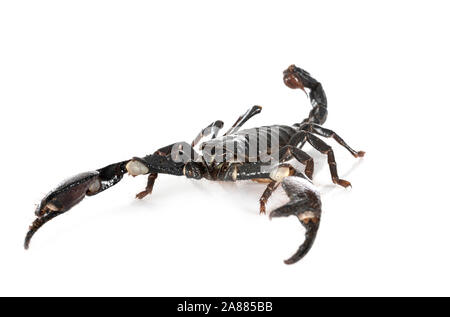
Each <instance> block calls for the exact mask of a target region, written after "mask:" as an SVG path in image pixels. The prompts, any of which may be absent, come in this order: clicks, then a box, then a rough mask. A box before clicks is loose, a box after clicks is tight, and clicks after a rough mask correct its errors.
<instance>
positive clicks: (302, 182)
mask: <svg viewBox="0 0 450 317" xmlns="http://www.w3.org/2000/svg"><path fill="white" fill-rule="evenodd" d="M281 186H282V187H283V189H284V191H285V192H286V194H287V195H288V197H289V199H290V201H289V202H288V203H286V204H285V205H283V206H281V207H279V208H277V209H275V210H273V211H272V212H271V213H270V215H269V218H270V219H272V218H274V217H288V216H291V215H294V216H297V218H298V219H299V221H300V223H301V224H302V225H303V226H304V227H305V229H306V232H305V241H304V242H303V243H302V244H301V245H300V247H299V248H298V250H297V251H296V252H295V253H294V254H293V255H292V256H291V257H290V258H289V259H287V260H285V261H284V263H286V264H294V263H296V262H298V261H299V260H301V259H302V258H303V257H304V256H305V255H306V254H307V253H308V251H309V250H310V249H311V247H312V245H313V243H314V240H315V238H316V235H317V230H318V229H319V224H320V216H321V213H322V203H321V201H320V195H319V193H318V192H317V190H316V189H315V188H314V187H313V185H312V184H311V182H309V181H308V180H307V179H306V178H304V177H300V176H288V177H286V178H284V179H283V181H282V182H281Z"/></svg>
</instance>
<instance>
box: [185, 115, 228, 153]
mask: <svg viewBox="0 0 450 317" xmlns="http://www.w3.org/2000/svg"><path fill="white" fill-rule="evenodd" d="M222 128H223V122H222V121H220V120H217V121H214V122H213V123H211V124H210V125H209V126H207V127H206V128H204V129H203V130H202V131H200V133H199V134H198V135H197V136H196V137H195V139H194V140H193V141H192V143H191V146H192V147H194V146H196V145H197V144H198V143H199V142H200V140H201V139H202V138H204V137H207V136H208V135H210V134H211V133H212V136H211V139H215V138H216V136H217V133H218V132H219V130H220V129H222Z"/></svg>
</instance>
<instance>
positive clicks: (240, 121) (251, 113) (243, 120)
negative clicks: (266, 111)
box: [224, 106, 262, 135]
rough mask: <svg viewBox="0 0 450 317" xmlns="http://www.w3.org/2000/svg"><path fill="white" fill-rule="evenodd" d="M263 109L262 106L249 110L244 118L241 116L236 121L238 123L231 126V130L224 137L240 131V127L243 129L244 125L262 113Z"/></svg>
mask: <svg viewBox="0 0 450 317" xmlns="http://www.w3.org/2000/svg"><path fill="white" fill-rule="evenodd" d="M261 109H262V107H261V106H253V107H251V108H250V109H248V110H247V112H246V113H244V114H243V115H242V116H240V117H239V118H238V119H237V120H236V122H235V123H234V124H233V125H232V126H231V128H230V129H229V130H228V131H227V132H226V133H225V134H224V135H228V134H232V133H235V132H237V131H238V130H239V129H240V127H242V126H243V125H244V123H246V122H247V121H248V120H249V119H250V118H251V117H253V116H254V115H257V114H258V113H260V112H261Z"/></svg>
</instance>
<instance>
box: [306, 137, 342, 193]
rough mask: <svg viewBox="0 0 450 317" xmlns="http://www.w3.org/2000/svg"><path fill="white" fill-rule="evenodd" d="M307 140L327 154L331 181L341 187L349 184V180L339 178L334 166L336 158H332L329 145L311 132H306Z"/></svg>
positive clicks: (331, 150) (332, 153) (332, 154)
mask: <svg viewBox="0 0 450 317" xmlns="http://www.w3.org/2000/svg"><path fill="white" fill-rule="evenodd" d="M307 140H308V143H309V144H311V146H312V147H313V148H315V149H316V150H318V151H319V152H321V153H323V154H326V155H327V156H328V166H329V167H330V173H331V179H332V180H333V183H335V184H338V185H341V186H343V187H348V186H351V184H350V182H348V181H346V180H344V179H340V178H339V176H338V172H337V167H336V160H335V158H334V152H333V149H332V148H331V146H329V145H328V144H326V143H325V142H324V141H322V140H321V139H319V138H318V137H316V136H315V135H314V134H311V133H308V134H307Z"/></svg>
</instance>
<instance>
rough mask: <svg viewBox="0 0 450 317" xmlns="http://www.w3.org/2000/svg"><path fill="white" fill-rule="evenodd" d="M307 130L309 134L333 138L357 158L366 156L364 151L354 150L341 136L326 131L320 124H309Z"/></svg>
mask: <svg viewBox="0 0 450 317" xmlns="http://www.w3.org/2000/svg"><path fill="white" fill-rule="evenodd" d="M305 129H307V130H309V132H311V133H315V134H318V135H320V136H323V137H326V138H333V139H334V140H335V141H336V142H337V143H339V144H340V145H342V146H343V147H344V148H346V149H347V150H348V151H349V152H350V153H351V154H352V155H353V156H354V157H356V158H358V157H363V156H364V154H366V153H365V152H364V151H355V150H353V149H352V148H351V147H350V146H349V145H348V144H347V143H346V142H345V141H344V140H343V139H342V138H341V137H340V136H339V135H337V134H336V132H334V131H332V130H329V129H325V128H323V127H321V126H320V125H318V124H315V123H311V124H308V125H307V126H306V127H305Z"/></svg>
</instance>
